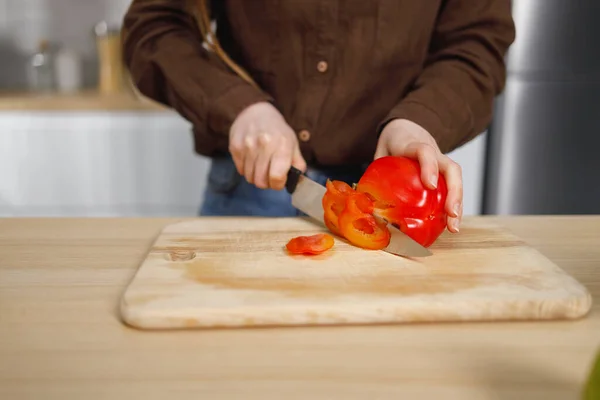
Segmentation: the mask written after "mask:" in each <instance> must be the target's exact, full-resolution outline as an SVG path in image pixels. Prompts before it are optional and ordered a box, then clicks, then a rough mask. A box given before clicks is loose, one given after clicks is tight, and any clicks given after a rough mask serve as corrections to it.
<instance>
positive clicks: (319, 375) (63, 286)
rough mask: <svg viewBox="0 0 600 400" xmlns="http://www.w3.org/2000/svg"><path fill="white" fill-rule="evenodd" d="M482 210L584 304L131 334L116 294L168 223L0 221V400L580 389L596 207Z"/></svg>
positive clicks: (588, 345) (586, 362) (595, 318)
mask: <svg viewBox="0 0 600 400" xmlns="http://www.w3.org/2000/svg"><path fill="white" fill-rule="evenodd" d="M472 218H483V217H472ZM486 218H490V219H493V220H494V221H496V222H497V223H499V224H501V225H504V226H506V227H508V228H509V229H511V230H513V232H515V233H516V234H517V235H519V236H520V237H521V238H523V239H524V240H526V241H527V242H529V243H530V244H531V245H532V246H534V247H536V248H537V249H539V250H540V251H541V252H542V253H543V254H545V255H546V256H547V257H549V258H550V259H551V260H553V261H554V262H555V263H557V264H558V265H559V266H560V267H562V268H563V269H565V270H566V271H567V272H569V273H570V274H571V275H573V276H574V277H575V278H576V279H578V280H579V281H580V282H581V283H583V284H584V285H585V286H586V287H587V288H588V289H589V290H590V292H591V293H592V296H593V298H594V306H593V309H592V311H591V313H590V314H589V315H588V316H587V317H586V318H584V319H581V320H578V321H564V322H524V323H522V322H514V323H468V324H467V323H463V324H419V325H404V326H402V325H398V326H366V327H347V326H346V327H318V328H316V327H313V328H277V329H247V330H208V331H169V332H146V331H138V330H135V329H132V328H129V327H127V326H125V325H123V324H122V323H121V322H120V320H119V317H118V302H119V298H120V296H121V294H122V293H123V290H124V289H125V287H126V285H127V284H128V283H129V281H130V279H131V278H132V277H133V274H134V273H135V271H136V268H137V266H138V265H139V263H140V262H141V261H142V259H143V258H144V255H145V253H146V251H147V249H148V247H149V246H150V245H151V243H152V242H153V240H154V238H155V236H156V235H157V234H158V233H159V231H160V230H161V228H162V227H163V226H164V225H165V224H168V223H173V222H176V221H177V219H135V218H128V219H75V218H73V219H36V218H25V219H0V398H2V399H20V398H44V399H82V398H85V399H88V400H93V399H100V398H102V399H104V398H110V399H117V398H126V399H144V400H148V399H165V398H177V399H181V398H189V399H192V398H193V399H199V398H205V399H217V398H218V399H229V398H232V399H233V398H236V399H237V398H244V399H292V398H294V399H295V398H298V399H300V398H303V399H304V398H311V399H316V398H328V399H329V398H340V399H359V398H361V399H362V398H369V399H371V398H407V399H417V398H418V399H421V398H432V399H441V398H443V399H461V400H468V399H491V398H493V399H513V398H514V399H528V400H530V399H544V400H552V399H561V400H563V399H575V398H578V396H579V393H580V390H581V387H582V385H583V382H584V380H585V379H586V377H587V373H588V370H589V368H590V364H591V362H592V360H593V358H594V356H595V354H596V352H597V351H598V350H599V349H600V334H599V332H600V306H599V304H600V246H599V242H598V238H599V237H600V216H589V217H587V216H577V217H545V216H539V217H486Z"/></svg>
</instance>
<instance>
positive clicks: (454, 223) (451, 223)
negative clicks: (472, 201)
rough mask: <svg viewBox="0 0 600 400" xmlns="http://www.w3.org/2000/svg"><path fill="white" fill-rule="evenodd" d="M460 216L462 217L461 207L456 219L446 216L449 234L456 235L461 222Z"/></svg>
mask: <svg viewBox="0 0 600 400" xmlns="http://www.w3.org/2000/svg"><path fill="white" fill-rule="evenodd" d="M462 215H463V207H462V205H461V207H460V212H459V213H458V217H451V216H448V223H447V224H448V230H449V231H450V232H453V233H458V231H459V227H460V222H461V221H462Z"/></svg>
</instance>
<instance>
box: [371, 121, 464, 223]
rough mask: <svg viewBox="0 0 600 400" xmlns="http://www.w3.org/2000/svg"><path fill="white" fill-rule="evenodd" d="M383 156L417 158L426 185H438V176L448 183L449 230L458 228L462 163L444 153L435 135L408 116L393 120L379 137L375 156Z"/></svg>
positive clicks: (460, 214)
mask: <svg viewBox="0 0 600 400" xmlns="http://www.w3.org/2000/svg"><path fill="white" fill-rule="evenodd" d="M384 156H404V157H408V158H413V159H417V160H418V161H419V164H420V165H421V180H422V181H423V184H424V185H425V187H427V188H429V189H435V188H436V186H437V181H438V176H439V174H440V173H442V174H443V175H444V178H445V179H446V183H447V184H448V196H447V199H446V212H447V213H448V215H449V217H448V223H447V225H448V230H449V231H450V232H454V233H456V232H458V226H459V223H460V220H461V218H462V213H463V184H462V169H461V167H460V165H458V164H457V163H456V162H454V161H453V160H451V159H450V158H449V157H448V156H446V155H444V154H442V152H441V151H440V149H439V147H438V145H437V143H436V142H435V139H434V138H433V137H432V136H431V135H430V134H429V132H427V131H426V130H425V129H423V128H422V127H421V126H419V125H417V124H415V123H414V122H412V121H409V120H406V119H395V120H392V121H390V122H389V123H388V124H387V125H386V126H385V128H384V129H383V131H382V132H381V135H380V137H379V142H378V143H377V150H376V151H375V159H377V158H380V157H384Z"/></svg>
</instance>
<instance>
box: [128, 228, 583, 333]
mask: <svg viewBox="0 0 600 400" xmlns="http://www.w3.org/2000/svg"><path fill="white" fill-rule="evenodd" d="M319 231H322V229H321V228H320V227H319V226H317V225H315V224H313V223H312V222H310V221H309V220H304V219H295V218H282V219H273V218H227V217H225V218H201V219H193V220H190V221H185V222H181V223H178V224H174V225H169V226H166V227H165V228H164V230H163V231H162V233H161V234H160V235H159V237H158V238H157V240H156V241H155V243H154V244H153V246H152V248H151V249H150V250H149V252H148V254H147V257H146V259H145V260H144V261H143V263H142V264H141V266H140V267H139V270H138V271H137V273H136V274H135V277H134V278H133V280H132V281H131V283H130V284H129V286H128V287H127V289H126V291H125V293H124V294H123V297H122V299H121V313H122V317H123V320H124V322H125V323H127V324H129V325H131V326H134V327H137V328H142V329H175V328H199V327H245V326H262V325H268V326H273V325H327V324H374V323H390V322H396V323H400V322H404V323H406V322H436V321H490V320H491V321H498V320H544V319H575V318H579V317H582V316H584V315H585V314H587V312H588V311H589V310H590V308H591V303H592V299H591V296H590V294H589V293H588V291H587V290H586V288H585V287H584V286H582V285H581V284H580V283H579V282H577V281H576V280H575V279H573V278H572V277H571V276H569V275H567V274H566V273H565V272H564V271H563V270H561V269H560V268H559V267H558V266H557V265H555V264H553V263H552V262H551V261H550V260H548V259H547V258H545V257H544V256H543V255H542V254H540V253H539V252H538V251H536V250H535V249H533V248H531V247H529V246H528V245H527V244H526V243H524V242H523V241H522V240H520V239H519V238H518V237H516V236H514V235H513V234H511V233H510V232H508V231H506V230H504V229H502V228H500V227H498V226H494V225H491V224H490V223H488V222H487V221H486V220H485V218H481V217H472V218H465V220H464V222H463V224H462V225H461V232H460V233H459V234H450V233H444V234H443V235H442V236H441V237H440V238H439V239H438V241H437V242H436V243H435V244H434V245H433V246H432V247H431V250H432V252H433V253H434V254H433V255H432V256H430V257H427V258H422V259H407V258H403V257H398V256H394V255H391V254H388V253H386V252H383V251H372V250H363V249H359V248H357V247H354V246H352V245H350V244H348V243H346V242H345V241H343V240H342V239H338V238H336V243H335V245H334V247H333V249H331V250H330V251H329V252H327V253H325V254H322V255H319V256H290V255H288V254H287V253H286V251H285V244H286V243H287V241H288V240H289V239H291V238H292V237H294V236H297V235H310V234H314V233H317V232H319Z"/></svg>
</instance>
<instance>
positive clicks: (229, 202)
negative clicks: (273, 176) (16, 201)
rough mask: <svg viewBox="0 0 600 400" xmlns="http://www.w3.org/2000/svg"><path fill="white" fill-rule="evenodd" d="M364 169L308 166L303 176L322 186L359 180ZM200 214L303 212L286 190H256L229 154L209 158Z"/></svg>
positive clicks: (295, 214) (272, 215) (274, 214)
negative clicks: (329, 182)
mask: <svg viewBox="0 0 600 400" xmlns="http://www.w3.org/2000/svg"><path fill="white" fill-rule="evenodd" d="M363 172H364V169H363V168H361V167H349V168H346V169H344V168H335V169H330V170H316V169H313V168H308V171H307V172H306V175H307V176H308V177H309V178H311V179H312V180H314V181H316V182H319V183H321V184H322V185H325V182H326V181H327V179H328V178H329V179H332V180H341V181H344V182H346V183H348V184H350V185H351V184H352V183H354V182H358V179H359V178H360V176H361V175H362V173H363ZM199 211H200V215H203V216H263V217H293V216H300V215H303V214H302V213H301V212H300V211H298V210H297V209H296V208H294V207H293V206H292V204H291V196H290V194H289V193H288V192H287V191H286V190H285V189H283V190H272V189H259V188H257V187H256V186H254V185H252V184H250V183H248V182H247V181H246V179H245V178H244V177H243V176H241V175H240V174H239V173H238V172H237V170H236V168H235V164H234V163H233V160H232V159H231V157H230V156H226V157H219V158H214V159H212V162H211V166H210V170H209V173H208V180H207V187H206V190H205V192H204V201H203V203H202V207H201V208H200V210H199Z"/></svg>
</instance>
